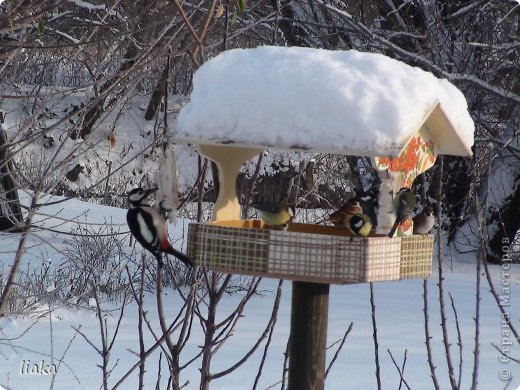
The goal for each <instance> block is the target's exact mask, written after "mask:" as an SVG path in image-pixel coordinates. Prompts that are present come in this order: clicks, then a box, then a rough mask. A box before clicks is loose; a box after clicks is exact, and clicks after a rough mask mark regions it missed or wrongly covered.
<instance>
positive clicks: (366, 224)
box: [348, 214, 372, 237]
mask: <svg viewBox="0 0 520 390" xmlns="http://www.w3.org/2000/svg"><path fill="white" fill-rule="evenodd" d="M348 228H349V229H350V231H351V232H352V234H353V235H355V236H360V237H366V236H368V235H369V234H370V231H371V230H372V221H371V220H370V217H369V216H368V215H366V214H356V215H353V216H352V217H351V218H350V221H349V225H348Z"/></svg>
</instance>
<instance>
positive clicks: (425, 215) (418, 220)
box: [413, 205, 435, 235]
mask: <svg viewBox="0 0 520 390" xmlns="http://www.w3.org/2000/svg"><path fill="white" fill-rule="evenodd" d="M433 225H435V215H434V213H433V207H432V206H430V205H427V206H426V207H425V208H424V209H423V211H421V212H420V213H419V214H417V215H416V216H414V217H413V234H423V235H424V234H428V233H429V232H430V230H432V229H433Z"/></svg>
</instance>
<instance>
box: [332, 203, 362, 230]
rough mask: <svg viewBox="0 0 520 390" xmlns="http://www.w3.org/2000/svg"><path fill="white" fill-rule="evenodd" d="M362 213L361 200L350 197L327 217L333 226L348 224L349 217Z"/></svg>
mask: <svg viewBox="0 0 520 390" xmlns="http://www.w3.org/2000/svg"><path fill="white" fill-rule="evenodd" d="M357 214H363V207H362V206H361V202H360V201H359V200H358V199H356V198H352V199H350V200H349V201H348V202H347V203H345V204H344V205H343V206H341V207H340V208H339V209H337V210H336V211H334V212H333V213H332V214H331V215H329V217H328V218H327V221H328V222H331V223H332V224H333V225H334V226H346V227H348V226H349V223H350V218H352V216H353V215H357Z"/></svg>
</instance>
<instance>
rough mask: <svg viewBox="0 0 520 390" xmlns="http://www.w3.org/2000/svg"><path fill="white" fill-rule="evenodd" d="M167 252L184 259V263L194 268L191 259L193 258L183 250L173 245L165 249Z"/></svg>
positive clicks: (181, 259)
mask: <svg viewBox="0 0 520 390" xmlns="http://www.w3.org/2000/svg"><path fill="white" fill-rule="evenodd" d="M165 252H166V253H168V254H169V255H173V256H175V257H176V258H177V259H179V260H180V261H182V262H183V263H184V265H186V266H187V267H189V268H193V262H192V261H191V259H190V258H189V257H188V256H186V255H185V254H184V253H182V252H181V251H178V250H177V249H175V248H173V247H172V246H171V245H170V247H169V248H167V249H166V250H165Z"/></svg>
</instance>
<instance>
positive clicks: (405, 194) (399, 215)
mask: <svg viewBox="0 0 520 390" xmlns="http://www.w3.org/2000/svg"><path fill="white" fill-rule="evenodd" d="M415 204H416V199H415V193H414V192H413V191H412V190H411V189H409V188H401V189H400V190H399V192H398V193H397V195H396V196H395V198H394V200H393V201H392V206H393V208H394V213H395V222H394V226H392V229H390V232H389V233H388V237H393V235H394V233H395V231H396V230H397V227H398V226H399V225H400V224H402V223H403V222H404V221H406V218H408V217H409V215H410V213H411V212H412V210H413V209H414V208H415Z"/></svg>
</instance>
